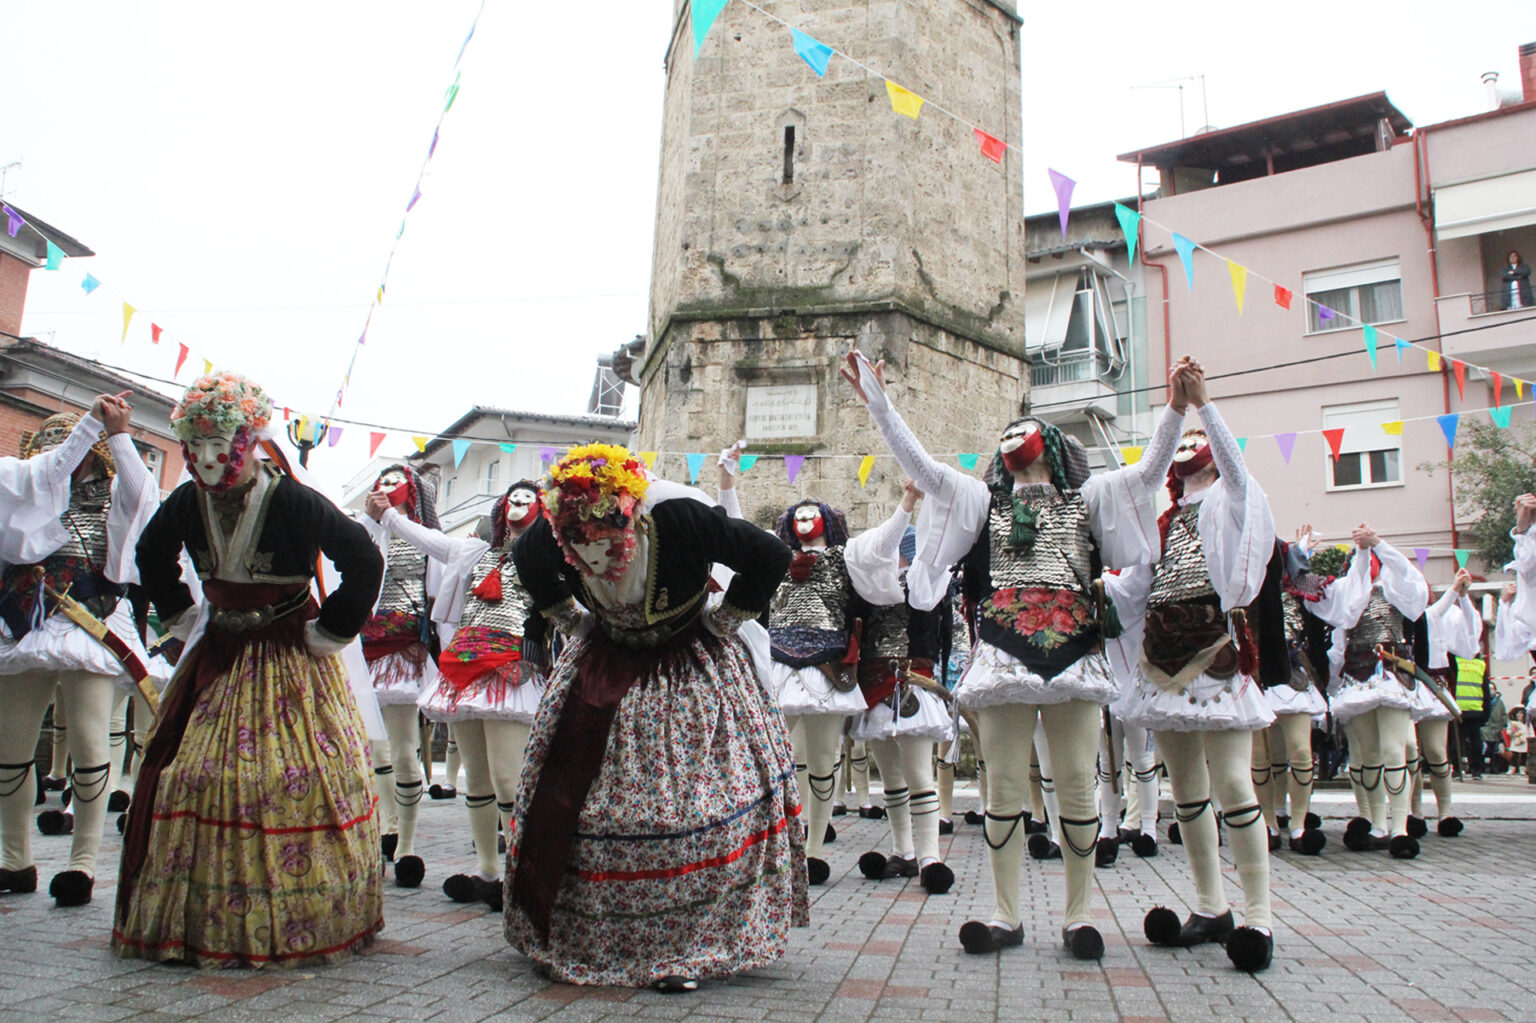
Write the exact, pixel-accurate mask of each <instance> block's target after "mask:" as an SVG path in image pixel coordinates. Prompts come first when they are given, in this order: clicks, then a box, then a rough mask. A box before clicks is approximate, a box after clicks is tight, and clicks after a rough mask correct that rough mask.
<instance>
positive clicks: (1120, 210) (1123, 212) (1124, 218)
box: [1115, 203, 1141, 263]
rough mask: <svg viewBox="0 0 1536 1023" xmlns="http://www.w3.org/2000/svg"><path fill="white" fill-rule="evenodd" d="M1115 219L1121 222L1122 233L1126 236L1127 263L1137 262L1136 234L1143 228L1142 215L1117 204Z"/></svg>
mask: <svg viewBox="0 0 1536 1023" xmlns="http://www.w3.org/2000/svg"><path fill="white" fill-rule="evenodd" d="M1115 219H1117V220H1119V221H1120V231H1121V233H1122V234H1124V235H1125V251H1126V255H1125V258H1126V261H1127V262H1130V263H1134V262H1136V232H1137V231H1138V230H1139V229H1140V227H1141V214H1140V213H1137V212H1136V211H1135V210H1133V209H1131V208H1130V207H1129V206H1121V205H1120V204H1119V203H1115Z"/></svg>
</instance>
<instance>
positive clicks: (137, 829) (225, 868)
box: [112, 620, 383, 967]
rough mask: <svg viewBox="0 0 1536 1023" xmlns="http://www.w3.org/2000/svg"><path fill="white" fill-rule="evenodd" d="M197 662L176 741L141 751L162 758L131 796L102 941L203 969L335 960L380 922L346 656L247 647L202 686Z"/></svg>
mask: <svg viewBox="0 0 1536 1023" xmlns="http://www.w3.org/2000/svg"><path fill="white" fill-rule="evenodd" d="M299 624H301V625H302V620H301V621H300V623H299ZM209 638H211V639H212V641H213V642H214V643H218V642H219V637H218V636H216V635H215V636H213V637H209ZM209 638H205V641H204V642H208V641H209ZM225 642H228V641H227V639H226V640H225ZM197 653H198V651H197V650H196V648H194V649H193V650H189V651H188V656H187V658H185V659H184V660H183V663H182V665H181V666H180V669H179V670H178V672H177V676H176V678H175V679H174V680H173V682H172V685H171V691H170V692H168V693H167V694H166V695H167V699H166V707H165V708H164V710H163V711H162V718H161V721H160V722H159V724H158V726H157V733H158V731H159V730H160V729H175V728H177V727H180V728H181V729H182V731H181V735H180V741H179V743H176V742H175V737H174V736H167V737H162V736H160V735H158V734H156V735H153V736H151V738H150V740H149V744H148V746H147V747H146V750H147V753H148V754H149V755H153V754H154V753H155V751H156V750H157V740H159V747H158V748H159V749H164V750H166V751H167V753H168V756H169V759H167V760H166V761H165V762H164V763H163V765H161V766H160V768H159V771H158V777H157V778H156V777H155V774H154V772H150V774H149V776H148V777H141V778H140V781H139V787H138V791H136V792H135V793H134V802H133V812H134V814H135V815H136V817H135V816H134V815H131V816H130V819H129V827H128V832H127V836H126V839H125V845H124V871H123V873H124V877H122V878H121V883H122V884H124V885H125V886H127V887H126V888H125V889H124V890H123V891H122V892H121V893H120V897H119V900H118V911H117V919H116V925H115V926H114V928H113V932H112V943H113V946H114V947H115V948H116V949H117V952H118V954H119V955H121V956H125V957H134V958H142V959H154V960H184V961H188V962H195V963H196V964H197V965H199V966H203V967H214V966H239V965H243V966H258V967H259V966H266V965H277V966H294V965H297V964H300V963H316V962H331V961H334V960H337V959H343V958H345V957H346V956H348V955H349V954H350V953H352V952H353V951H355V950H357V949H359V948H361V947H363V946H365V945H367V944H369V943H370V942H371V941H372V940H373V936H374V934H375V933H376V932H377V931H378V930H379V929H380V928H382V927H383V912H382V911H383V891H382V888H381V880H380V870H381V867H380V862H379V829H378V821H377V819H376V818H375V816H374V809H373V807H374V801H373V792H372V789H371V786H370V781H369V776H370V773H371V772H370V769H369V765H368V760H367V757H366V756H365V755H364V734H363V733H364V730H363V724H362V721H361V719H360V717H359V716H358V712H357V706H356V704H355V702H354V700H353V697H352V694H351V691H350V689H349V687H348V685H347V679H346V676H345V674H344V673H343V670H342V667H341V662H340V660H339V659H338V658H335V657H325V658H316V657H313V656H311V655H310V654H308V653H307V652H306V651H304V650H303V649H302V648H301V647H297V646H293V645H285V644H280V643H276V642H271V641H263V640H257V641H255V642H251V643H248V644H245V645H243V646H242V647H240V648H239V650H238V652H237V653H235V654H234V655H233V663H232V665H231V666H230V667H228V668H227V669H225V670H223V671H218V672H216V673H211V675H210V673H208V672H206V671H205V672H203V673H202V675H203V677H200V673H199V672H198V671H197V664H198V662H197V658H196V655H197ZM189 661H190V662H191V663H190V664H189ZM204 667H205V668H206V664H205V665H204ZM177 687H186V690H185V691H184V692H182V693H181V694H178V693H177V692H176V690H177ZM194 689H195V690H198V691H196V692H194V691H193V690H194ZM178 695H180V697H181V700H180V704H179V705H180V711H179V714H178V712H177V707H178V701H177V696H178ZM178 717H179V720H178ZM171 751H173V754H172V753H171ZM146 787H147V788H148V789H149V791H145V789H146ZM141 803H142V804H144V805H142V806H141ZM136 818H137V819H136ZM130 850H133V852H132V854H130ZM130 860H132V861H133V862H132V863H130Z"/></svg>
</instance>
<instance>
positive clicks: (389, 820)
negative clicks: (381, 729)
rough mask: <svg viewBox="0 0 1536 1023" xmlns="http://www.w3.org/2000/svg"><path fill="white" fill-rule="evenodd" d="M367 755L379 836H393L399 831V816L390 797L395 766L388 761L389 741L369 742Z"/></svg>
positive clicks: (392, 790)
mask: <svg viewBox="0 0 1536 1023" xmlns="http://www.w3.org/2000/svg"><path fill="white" fill-rule="evenodd" d="M368 755H369V757H370V759H372V761H373V798H374V799H375V800H376V801H377V806H378V808H379V834H380V835H393V834H395V833H396V832H397V831H399V830H400V815H399V813H398V812H397V810H396V807H395V800H394V797H393V795H392V793H393V792H394V788H395V765H394V763H393V761H392V760H391V759H390V751H389V740H388V739H373V740H370V741H369V743H368Z"/></svg>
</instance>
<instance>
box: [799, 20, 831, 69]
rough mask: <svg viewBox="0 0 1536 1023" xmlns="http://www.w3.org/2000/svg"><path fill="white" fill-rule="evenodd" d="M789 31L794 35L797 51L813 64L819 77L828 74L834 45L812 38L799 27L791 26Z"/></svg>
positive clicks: (812, 67) (807, 61) (802, 58)
mask: <svg viewBox="0 0 1536 1023" xmlns="http://www.w3.org/2000/svg"><path fill="white" fill-rule="evenodd" d="M789 32H790V35H791V36H793V37H794V40H795V53H796V54H797V55H798V56H799V57H800V59H801V60H803V61H805V62H806V63H807V64H809V65H810V66H811V70H812V71H814V72H816V75H817V77H818V78H819V77H821V76H822V75H824V74H826V73H827V62H828V61H830V60H831V59H832V47H830V46H828V45H827V44H826V43H824V42H821V41H820V40H818V39H813V38H811V37H810V36H808V35H806V34H805V33H804V32H802V31H800V30H799V29H798V28H791V29H790V30H789Z"/></svg>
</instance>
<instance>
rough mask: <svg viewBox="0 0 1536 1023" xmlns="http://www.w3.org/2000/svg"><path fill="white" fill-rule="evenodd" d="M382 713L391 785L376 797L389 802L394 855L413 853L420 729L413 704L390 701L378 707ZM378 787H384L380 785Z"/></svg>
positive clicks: (418, 784)
mask: <svg viewBox="0 0 1536 1023" xmlns="http://www.w3.org/2000/svg"><path fill="white" fill-rule="evenodd" d="M379 712H380V713H381V714H382V715H383V717H384V731H385V732H387V733H388V734H389V752H390V764H391V766H392V767H393V768H394V781H395V783H394V785H392V786H390V787H389V788H388V789H387V790H385V791H381V792H380V793H379V801H380V802H381V803H382V802H386V801H388V802H392V803H393V804H394V808H395V817H396V826H397V827H398V828H399V833H400V841H399V844H398V845H396V846H395V859H397V860H398V859H399V858H400V857H402V856H414V855H416V814H417V811H419V810H420V809H421V757H419V756H417V753H416V744H417V743H418V742H420V741H421V729H420V728H418V727H417V726H416V705H415V704H413V703H392V704H387V705H385V706H382V707H380V708H379ZM380 788H383V786H382V785H381V786H380Z"/></svg>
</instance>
